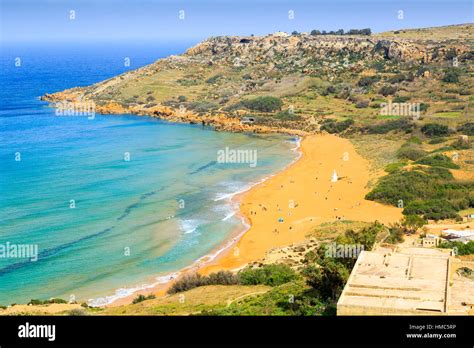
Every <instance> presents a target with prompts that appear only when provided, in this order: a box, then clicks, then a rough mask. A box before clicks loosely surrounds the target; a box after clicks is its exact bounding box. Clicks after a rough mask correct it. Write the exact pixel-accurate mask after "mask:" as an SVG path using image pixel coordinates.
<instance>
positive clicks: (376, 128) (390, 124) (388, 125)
mask: <svg viewBox="0 0 474 348" xmlns="http://www.w3.org/2000/svg"><path fill="white" fill-rule="evenodd" d="M414 127H415V126H414V124H413V122H411V121H409V120H407V119H404V118H403V119H398V120H390V121H386V122H384V123H379V124H375V125H370V126H366V127H365V128H362V131H363V132H366V133H368V134H386V133H388V132H391V131H401V132H405V133H410V132H411V131H412V130H413V128H414Z"/></svg>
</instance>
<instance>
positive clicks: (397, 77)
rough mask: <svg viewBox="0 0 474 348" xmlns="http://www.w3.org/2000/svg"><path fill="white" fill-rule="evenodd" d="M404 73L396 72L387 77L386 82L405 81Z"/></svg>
mask: <svg viewBox="0 0 474 348" xmlns="http://www.w3.org/2000/svg"><path fill="white" fill-rule="evenodd" d="M405 78H406V77H405V75H404V74H396V75H395V76H392V77H391V78H389V79H388V82H390V83H400V82H402V81H405Z"/></svg>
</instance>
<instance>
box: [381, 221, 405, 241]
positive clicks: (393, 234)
mask: <svg viewBox="0 0 474 348" xmlns="http://www.w3.org/2000/svg"><path fill="white" fill-rule="evenodd" d="M404 234H405V231H404V229H403V228H402V226H401V225H400V224H394V225H392V226H390V227H389V228H388V236H387V238H385V242H386V243H390V244H397V243H401V242H403V240H404V238H403V235H404Z"/></svg>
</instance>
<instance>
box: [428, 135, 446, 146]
mask: <svg viewBox="0 0 474 348" xmlns="http://www.w3.org/2000/svg"><path fill="white" fill-rule="evenodd" d="M445 141H446V138H443V137H439V138H433V139H431V140H430V141H428V144H431V145H436V144H441V143H444V142H445Z"/></svg>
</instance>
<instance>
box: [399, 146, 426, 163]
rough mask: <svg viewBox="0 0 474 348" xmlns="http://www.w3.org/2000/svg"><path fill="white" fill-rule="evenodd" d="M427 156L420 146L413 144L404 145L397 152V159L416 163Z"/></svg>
mask: <svg viewBox="0 0 474 348" xmlns="http://www.w3.org/2000/svg"><path fill="white" fill-rule="evenodd" d="M426 155H427V153H426V151H424V150H423V149H422V148H421V146H419V145H417V144H413V143H405V144H403V145H402V146H401V147H400V149H399V150H398V151H397V157H398V158H401V159H408V160H412V161H416V160H418V159H420V158H423V157H425V156H426Z"/></svg>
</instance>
